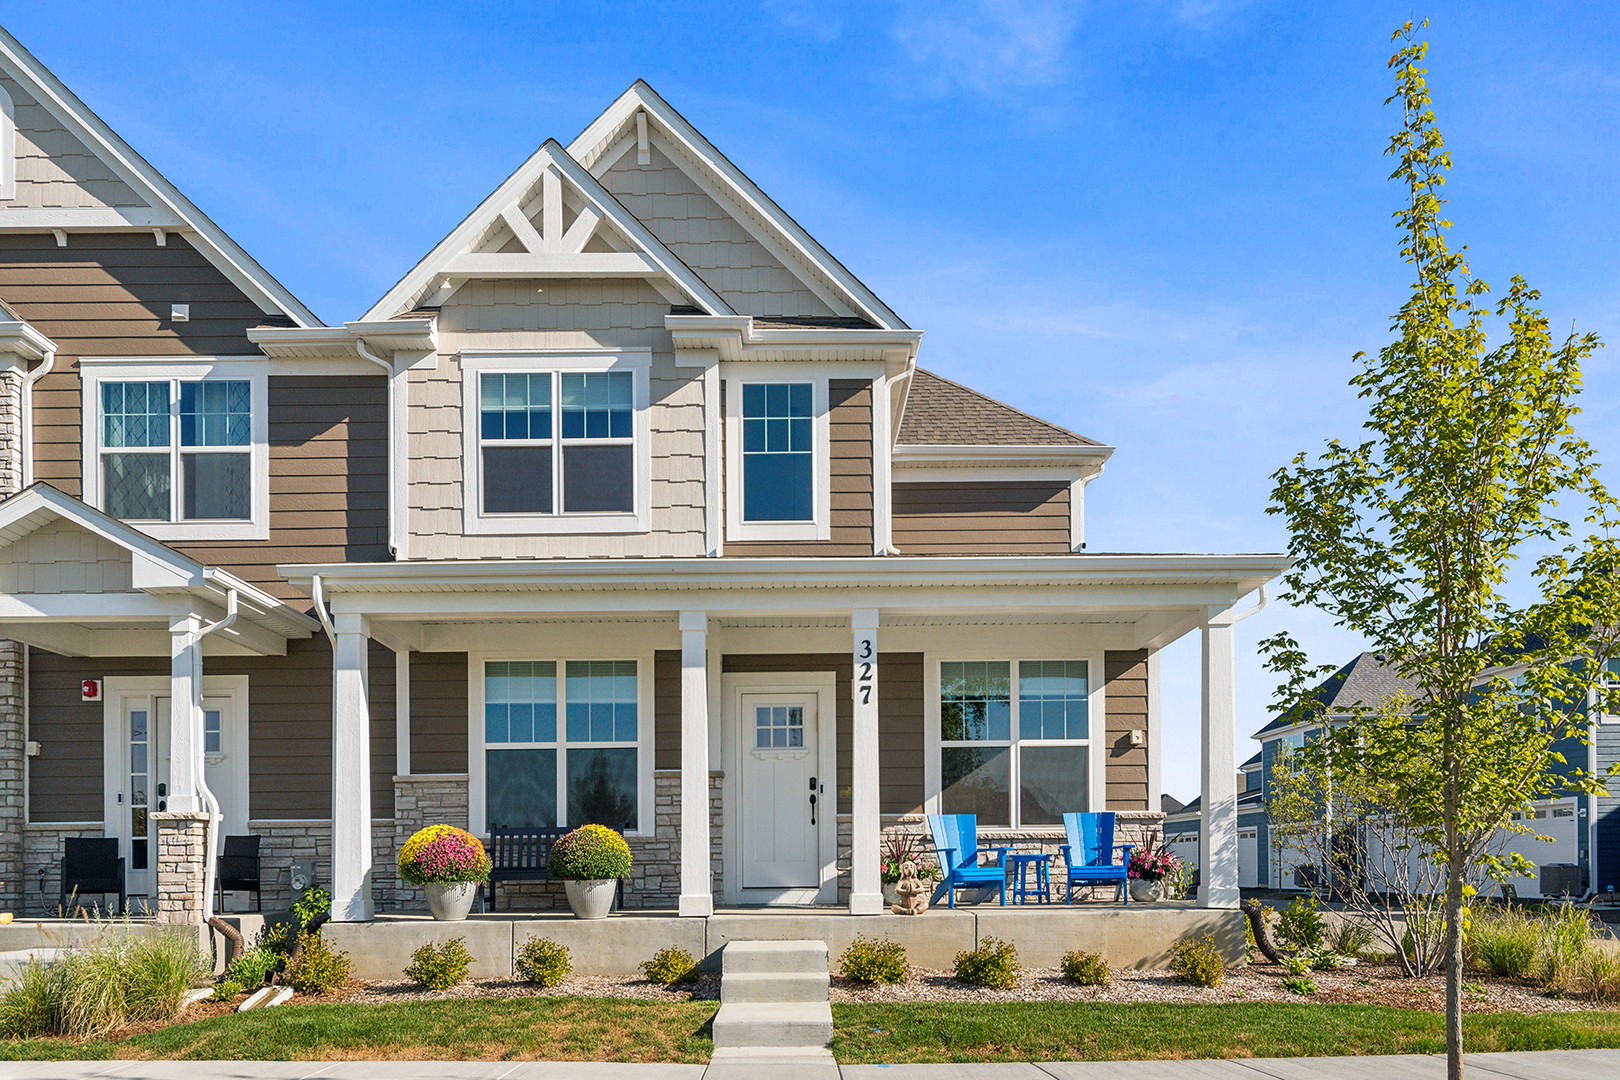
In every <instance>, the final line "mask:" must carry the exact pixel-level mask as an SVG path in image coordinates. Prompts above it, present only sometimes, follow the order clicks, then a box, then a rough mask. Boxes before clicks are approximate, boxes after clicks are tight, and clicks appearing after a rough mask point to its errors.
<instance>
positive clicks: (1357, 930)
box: [1328, 918, 1373, 957]
mask: <svg viewBox="0 0 1620 1080" xmlns="http://www.w3.org/2000/svg"><path fill="white" fill-rule="evenodd" d="M1372 940H1373V932H1372V928H1371V927H1369V926H1368V925H1367V924H1366V923H1364V922H1362V921H1361V920H1360V919H1351V918H1341V919H1340V920H1339V922H1338V924H1337V925H1336V926H1334V928H1333V933H1332V935H1331V936H1330V937H1329V938H1328V945H1329V946H1330V947H1331V948H1332V949H1333V951H1334V952H1336V953H1338V954H1339V955H1340V956H1349V957H1358V956H1360V955H1361V951H1362V950H1363V949H1365V948H1366V947H1367V946H1369V945H1371V944H1372Z"/></svg>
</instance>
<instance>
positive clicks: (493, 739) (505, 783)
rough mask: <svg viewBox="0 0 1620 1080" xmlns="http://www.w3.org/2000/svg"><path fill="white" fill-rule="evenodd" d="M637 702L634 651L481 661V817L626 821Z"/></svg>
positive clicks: (635, 758) (634, 790)
mask: <svg viewBox="0 0 1620 1080" xmlns="http://www.w3.org/2000/svg"><path fill="white" fill-rule="evenodd" d="M637 702H638V682H637V664H636V661H634V660H569V661H566V662H562V663H559V662H557V661H554V660H532V661H531V660H521V661H506V660H502V661H489V662H487V663H486V664H485V665H484V821H485V824H486V825H489V826H494V825H503V826H527V827H536V826H554V825H564V826H568V827H570V828H572V827H574V826H577V825H589V824H596V825H607V826H609V827H610V828H614V829H618V830H620V831H621V832H623V831H625V830H634V829H635V828H636V827H637V824H638V819H639V812H640V800H639V795H638V777H639V775H640V769H639V753H640V751H639V734H640V717H639V716H638V715H637ZM559 714H560V715H561V718H562V722H561V723H560V724H559V722H558V721H559Z"/></svg>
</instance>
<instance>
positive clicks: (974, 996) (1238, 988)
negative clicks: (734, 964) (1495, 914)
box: [832, 964, 1603, 1013]
mask: <svg viewBox="0 0 1620 1080" xmlns="http://www.w3.org/2000/svg"><path fill="white" fill-rule="evenodd" d="M1111 975H1112V982H1111V984H1110V985H1109V986H1077V985H1075V984H1074V983H1071V982H1069V981H1068V980H1067V979H1065V978H1064V977H1063V973H1062V972H1061V971H1059V970H1058V969H1056V968H1025V969H1024V971H1023V973H1022V974H1021V975H1020V976H1019V979H1018V982H1017V984H1016V985H1014V986H1013V988H1012V989H1011V990H990V989H986V988H984V987H981V986H970V985H969V984H967V983H963V982H958V981H957V980H956V978H955V976H953V975H952V973H951V972H949V971H934V970H929V969H927V968H913V969H912V970H911V978H910V980H909V981H907V982H905V983H901V984H899V985H896V986H867V985H864V984H860V983H854V982H851V981H849V980H847V979H843V978H839V977H835V978H834V979H833V985H832V1000H833V1001H835V1002H845V1001H864V1002H895V1003H900V1002H923V1001H1096V1002H1119V1003H1130V1002H1177V1003H1181V1002H1198V1003H1204V1004H1212V1003H1217V1002H1230V1001H1291V1002H1304V1001H1316V1002H1336V1003H1352V1004H1363V1005H1392V1006H1395V1007H1397V1008H1403V1009H1421V1010H1424V1011H1427V1012H1443V1011H1444V1010H1445V1006H1446V980H1445V976H1444V975H1434V976H1430V977H1428V978H1425V979H1408V978H1406V977H1404V976H1403V975H1401V973H1400V969H1399V968H1396V967H1370V966H1361V967H1353V968H1346V969H1343V970H1340V971H1317V972H1313V973H1312V974H1311V976H1310V978H1311V980H1312V981H1313V982H1315V983H1316V993H1314V994H1310V995H1305V996H1302V995H1299V994H1295V993H1294V992H1293V991H1291V990H1288V989H1287V988H1285V987H1284V986H1283V985H1282V980H1283V978H1284V977H1285V976H1286V975H1287V971H1286V970H1285V969H1283V968H1281V967H1279V966H1277V965H1275V964H1256V965H1251V966H1249V967H1245V968H1240V969H1239V970H1237V971H1234V972H1231V973H1229V974H1228V975H1227V976H1226V978H1225V979H1223V980H1222V981H1221V985H1219V986H1216V987H1212V988H1205V987H1202V986H1188V985H1187V984H1185V983H1180V982H1177V981H1176V979H1175V976H1173V975H1171V974H1170V973H1169V972H1167V971H1137V970H1132V969H1118V970H1115V971H1113V972H1111ZM1466 985H1468V986H1472V987H1477V988H1478V990H1477V991H1467V992H1465V993H1464V994H1463V1009H1464V1011H1466V1012H1519V1013H1536V1012H1579V1011H1584V1010H1589V1009H1601V1008H1603V1006H1601V1005H1598V1004H1595V1003H1593V1002H1588V1001H1578V1000H1572V999H1565V998H1551V997H1548V996H1547V995H1546V994H1544V993H1542V992H1541V991H1540V990H1538V989H1536V988H1534V987H1530V986H1525V985H1523V984H1522V983H1517V982H1512V981H1509V980H1503V979H1479V980H1469V981H1468V982H1467V984H1466Z"/></svg>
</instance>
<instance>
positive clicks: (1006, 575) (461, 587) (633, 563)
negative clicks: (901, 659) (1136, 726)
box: [278, 554, 1289, 648]
mask: <svg viewBox="0 0 1620 1080" xmlns="http://www.w3.org/2000/svg"><path fill="white" fill-rule="evenodd" d="M1288 565H1289V560H1288V558H1287V557H1286V556H1284V555H1276V554H1255V555H1107V554H1079V555H1041V556H971V557H939V558H932V557H930V558H924V557H915V556H913V557H906V556H899V557H894V556H890V557H881V558H879V557H870V558H837V557H822V558H798V559H725V558H720V559H709V558H681V559H580V560H573V559H570V560H500V561H495V560H486V561H471V560H469V561H463V562H455V561H440V562H415V561H412V562H404V563H329V564H312V565H287V566H281V567H279V568H278V570H279V572H280V573H281V574H282V576H283V577H285V578H286V579H287V580H288V581H289V582H291V583H292V584H293V585H294V586H295V587H297V588H300V589H303V590H305V591H308V592H310V593H311V594H312V595H314V594H315V592H316V591H317V590H318V591H319V592H320V593H321V595H322V596H323V597H324V598H325V599H326V600H328V601H329V602H330V603H331V607H332V611H333V612H334V613H344V614H357V615H365V616H368V617H372V618H373V619H377V620H382V621H400V622H410V621H441V622H442V621H467V622H473V621H492V620H494V621H510V620H512V619H514V618H519V617H524V616H527V617H531V618H543V617H548V616H557V615H566V614H615V613H616V614H619V615H632V614H639V613H648V612H666V613H673V612H678V611H708V612H711V613H714V614H716V615H720V614H722V613H724V614H725V615H729V616H738V615H743V614H758V615H784V614H793V615H802V616H811V615H815V614H823V615H829V614H833V613H844V614H847V613H848V612H849V611H851V610H853V609H856V608H861V609H872V608H875V609H878V610H880V611H882V612H883V614H884V615H885V616H889V615H894V616H915V615H942V614H946V613H952V612H956V613H971V612H980V613H982V612H987V611H994V612H998V613H1002V614H1009V613H1027V614H1029V615H1031V616H1044V617H1050V616H1052V615H1054V614H1056V613H1060V612H1068V613H1071V614H1073V615H1074V616H1076V621H1088V620H1087V619H1086V618H1085V617H1090V618H1094V619H1100V620H1103V621H1108V622H1116V623H1117V622H1122V621H1124V622H1132V623H1135V624H1136V626H1137V634H1136V638H1137V640H1138V641H1139V642H1140V644H1141V646H1143V647H1154V648H1157V647H1160V646H1162V645H1164V644H1167V643H1168V642H1169V641H1172V640H1174V639H1175V638H1177V637H1180V636H1181V635H1182V634H1185V633H1187V632H1189V631H1190V630H1192V629H1194V628H1195V627H1197V626H1198V625H1200V624H1202V623H1203V622H1204V621H1205V620H1206V619H1208V618H1209V617H1210V615H1211V614H1214V613H1218V612H1219V611H1222V610H1224V609H1226V608H1229V607H1231V606H1232V605H1234V604H1235V603H1236V602H1237V601H1238V600H1240V599H1241V598H1242V597H1243V596H1245V595H1247V594H1248V593H1250V592H1253V591H1254V590H1255V589H1257V588H1260V587H1261V586H1263V585H1264V584H1266V583H1267V582H1268V581H1270V580H1272V579H1273V578H1275V577H1276V576H1277V575H1278V574H1280V573H1282V572H1283V571H1284V570H1285V569H1287V567H1288Z"/></svg>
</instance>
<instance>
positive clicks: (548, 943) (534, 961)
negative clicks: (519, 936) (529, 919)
mask: <svg viewBox="0 0 1620 1080" xmlns="http://www.w3.org/2000/svg"><path fill="white" fill-rule="evenodd" d="M512 967H513V968H514V969H515V970H516V971H517V973H518V977H519V978H521V979H523V980H524V981H525V982H532V983H537V984H539V985H540V986H556V985H557V984H558V983H560V982H562V979H563V976H564V975H567V974H568V973H569V972H570V971H572V970H573V968H574V964H573V961H572V960H570V959H569V956H568V946H566V945H559V944H557V943H556V942H555V941H552V940H551V939H550V938H537V937H531V938H530V939H529V940H528V941H525V942H524V943H523V945H522V947H521V948H519V949H518V953H517V959H516V960H514V961H513V962H512Z"/></svg>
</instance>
